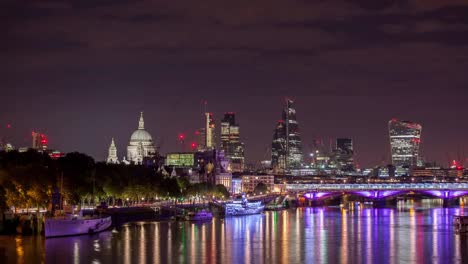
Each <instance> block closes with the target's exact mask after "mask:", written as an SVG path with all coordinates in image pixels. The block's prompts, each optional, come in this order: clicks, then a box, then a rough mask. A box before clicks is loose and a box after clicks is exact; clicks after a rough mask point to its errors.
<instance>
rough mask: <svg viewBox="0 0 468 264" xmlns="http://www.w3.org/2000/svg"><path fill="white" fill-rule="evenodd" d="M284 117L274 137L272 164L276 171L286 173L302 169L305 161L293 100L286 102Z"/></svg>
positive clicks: (279, 122) (278, 124)
mask: <svg viewBox="0 0 468 264" xmlns="http://www.w3.org/2000/svg"><path fill="white" fill-rule="evenodd" d="M282 117H283V119H282V120H280V121H278V123H277V125H276V129H275V133H274V136H273V142H272V146H271V153H272V155H271V163H272V167H273V168H274V169H276V170H280V171H285V170H289V169H294V168H300V167H301V166H302V161H303V156H302V142H301V136H300V133H299V125H298V122H297V120H296V110H295V109H294V102H293V101H292V100H290V99H287V100H286V107H285V108H284V109H283V115H282Z"/></svg>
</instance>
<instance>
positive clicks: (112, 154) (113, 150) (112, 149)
mask: <svg viewBox="0 0 468 264" xmlns="http://www.w3.org/2000/svg"><path fill="white" fill-rule="evenodd" d="M107 163H113V164H117V163H119V159H118V157H117V147H116V146H115V142H114V138H112V140H111V144H110V146H109V154H108V156H107Z"/></svg>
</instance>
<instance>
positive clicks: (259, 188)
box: [254, 182, 268, 195]
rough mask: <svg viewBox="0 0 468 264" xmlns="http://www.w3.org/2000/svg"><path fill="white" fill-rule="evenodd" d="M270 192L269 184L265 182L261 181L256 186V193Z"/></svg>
mask: <svg viewBox="0 0 468 264" xmlns="http://www.w3.org/2000/svg"><path fill="white" fill-rule="evenodd" d="M267 192H268V186H266V184H264V183H263V182H259V183H258V184H257V186H255V189H254V193H255V194H257V195H258V194H265V193H267Z"/></svg>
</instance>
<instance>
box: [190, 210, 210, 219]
mask: <svg viewBox="0 0 468 264" xmlns="http://www.w3.org/2000/svg"><path fill="white" fill-rule="evenodd" d="M212 218H213V214H212V213H210V212H206V211H205V210H201V211H200V212H196V213H195V212H189V213H188V214H187V220H188V221H208V220H211V219H212Z"/></svg>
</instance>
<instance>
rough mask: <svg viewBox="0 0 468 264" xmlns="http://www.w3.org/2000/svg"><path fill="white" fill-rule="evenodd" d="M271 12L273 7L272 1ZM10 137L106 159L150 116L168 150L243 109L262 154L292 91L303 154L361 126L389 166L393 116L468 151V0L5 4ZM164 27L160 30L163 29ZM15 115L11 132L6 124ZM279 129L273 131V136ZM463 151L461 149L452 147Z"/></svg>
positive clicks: (435, 149)
mask: <svg viewBox="0 0 468 264" xmlns="http://www.w3.org/2000/svg"><path fill="white" fill-rule="evenodd" d="M266 6H267V7H268V8H265V7H266ZM0 8H1V10H5V14H6V15H5V16H2V17H1V18H0V21H1V22H2V25H5V26H6V29H7V30H6V31H4V32H2V33H4V35H5V37H6V38H5V39H6V41H4V42H2V43H1V44H0V53H1V56H2V59H4V61H5V64H4V66H3V67H2V69H1V71H2V74H1V75H0V87H1V90H2V93H1V98H2V99H3V100H2V103H1V105H0V136H1V137H5V138H8V139H10V140H9V141H12V142H13V143H14V144H15V146H22V145H25V146H27V145H29V141H30V134H31V131H40V132H41V133H44V134H46V135H47V136H48V137H49V138H48V139H49V141H50V146H51V147H54V148H57V149H61V150H63V151H67V152H68V151H75V150H76V151H82V152H86V153H89V154H90V155H92V156H93V157H95V158H96V159H97V160H104V159H105V157H106V155H107V154H106V152H107V151H106V150H107V148H108V145H109V142H110V140H111V137H114V138H115V140H116V143H117V149H118V150H119V151H123V150H124V149H125V147H126V146H125V144H126V143H125V142H126V141H127V139H128V137H129V133H130V131H133V129H134V126H133V125H132V124H133V122H134V121H133V120H134V115H135V113H138V112H140V111H145V112H146V113H147V127H148V131H151V133H152V136H153V137H154V138H155V140H160V139H164V140H163V141H164V144H163V151H164V152H168V151H171V150H177V144H178V143H177V141H176V139H175V138H176V136H177V133H181V132H183V131H186V132H187V134H189V133H190V134H193V132H194V129H195V128H200V127H202V126H203V124H202V123H201V122H200V116H201V115H202V114H203V112H204V111H203V108H204V104H203V102H204V101H208V106H207V107H208V111H210V112H214V113H215V114H216V116H215V120H217V121H219V120H220V119H221V114H222V113H224V112H226V111H234V112H236V114H237V116H238V118H237V119H238V120H239V122H240V123H241V124H242V137H243V138H244V139H243V140H244V143H245V155H246V160H247V161H252V160H254V161H258V160H263V159H266V157H268V155H265V148H266V147H267V146H268V145H269V144H270V142H269V141H270V140H271V136H267V135H271V133H272V128H273V127H274V126H275V124H276V121H277V120H278V111H279V105H280V104H281V102H282V101H283V98H284V97H286V96H289V97H293V98H294V99H295V100H296V108H297V111H298V113H300V114H299V116H298V120H299V122H300V124H301V136H302V141H303V146H304V151H305V152H306V151H307V148H308V145H310V144H311V142H312V141H313V138H314V137H321V138H323V139H324V140H325V141H328V140H327V138H329V137H332V138H338V137H349V138H352V139H353V142H354V144H355V154H356V156H355V160H356V161H357V162H359V164H360V165H361V167H367V166H372V165H375V164H379V163H381V161H382V160H386V162H387V163H388V162H389V161H390V150H389V146H388V139H387V137H388V135H387V128H386V122H387V121H388V120H390V119H392V118H398V119H402V120H413V121H415V122H418V123H421V124H422V125H423V126H424V128H425V129H424V135H423V138H422V145H421V147H422V149H421V153H422V155H423V156H425V157H426V160H428V161H433V160H435V161H437V162H439V163H441V164H447V161H448V159H449V158H447V157H448V156H449V157H450V158H451V159H455V158H457V156H458V153H460V155H461V156H464V155H463V153H468V139H467V137H466V135H467V134H468V123H467V122H464V119H465V115H464V113H467V112H468V105H467V104H466V98H468V89H467V79H466V74H465V71H466V70H465V69H466V68H468V37H467V36H468V21H467V19H466V18H467V17H468V3H467V1H450V2H448V1H413V0H407V1H380V2H376V1H368V0H363V1H345V0H333V1H320V2H314V1H293V2H291V3H288V4H285V3H284V2H282V1H275V0H273V1H246V2H242V1H240V2H236V3H235V4H234V3H229V4H227V3H220V2H216V1H208V2H205V4H204V5H202V6H200V5H198V4H196V3H194V2H190V1H182V2H179V1H178V2H173V3H163V2H150V1H128V0H120V1H87V0H83V1H52V0H51V1H40V2H37V1H36V2H32V1H20V2H18V1H12V0H7V1H2V3H1V4H0ZM149 32H150V33H149ZM8 124H11V128H10V129H6V126H7V125H8ZM267 138H268V140H267ZM447 153H448V155H447Z"/></svg>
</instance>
